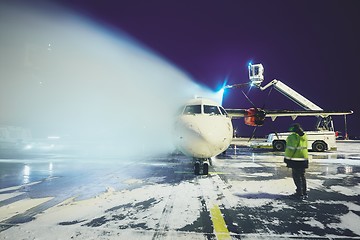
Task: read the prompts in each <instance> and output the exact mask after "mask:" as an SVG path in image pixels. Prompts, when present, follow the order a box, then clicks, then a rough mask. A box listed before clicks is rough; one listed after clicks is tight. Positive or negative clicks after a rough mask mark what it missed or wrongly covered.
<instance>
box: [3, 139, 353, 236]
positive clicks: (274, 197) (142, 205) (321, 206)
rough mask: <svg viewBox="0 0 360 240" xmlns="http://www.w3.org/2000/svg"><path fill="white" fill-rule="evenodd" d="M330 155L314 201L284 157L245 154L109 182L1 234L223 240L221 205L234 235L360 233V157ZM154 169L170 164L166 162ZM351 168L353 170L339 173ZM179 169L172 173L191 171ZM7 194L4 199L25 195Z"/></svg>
mask: <svg viewBox="0 0 360 240" xmlns="http://www.w3.org/2000/svg"><path fill="white" fill-rule="evenodd" d="M352 146H354V145H352ZM342 147H343V146H342ZM341 151H343V149H342V150H341ZM331 154H332V153H331ZM346 154H347V153H346V151H345V155H346ZM351 154H354V153H353V152H351ZM315 155H316V154H315ZM324 155H325V158H318V159H317V158H313V159H312V162H311V167H310V168H309V169H308V171H307V178H308V189H309V196H310V197H309V201H306V202H297V201H293V200H289V199H288V198H286V196H287V195H289V194H292V193H293V192H294V189H295V186H294V183H293V180H292V178H291V171H290V170H288V169H287V168H286V167H284V164H283V162H282V157H281V156H272V157H271V156H270V157H269V156H266V157H264V158H262V156H261V154H257V155H251V156H243V157H241V156H239V155H237V156H234V157H233V158H229V159H226V158H222V159H216V160H215V161H214V172H213V173H212V174H211V175H210V176H198V177H194V178H190V177H189V178H181V181H178V182H166V181H167V180H169V178H168V175H166V176H161V175H156V174H155V172H152V175H150V176H147V177H146V178H134V177H130V178H128V179H125V180H124V181H123V182H122V184H125V185H127V188H125V189H122V190H116V189H115V188H113V187H110V186H109V187H107V188H106V189H107V190H106V192H104V193H101V194H99V195H97V196H96V197H93V198H88V199H85V200H76V196H74V197H71V198H68V199H67V200H66V201H63V202H61V203H59V204H57V205H56V206H53V207H51V208H49V209H47V210H45V211H43V212H41V213H39V214H38V215H36V216H35V219H34V220H32V221H29V222H26V223H23V224H19V225H16V226H13V227H11V228H8V229H7V230H5V231H3V232H1V233H0V239H78V240H79V239H80V240H82V239H86V240H88V239H110V240H111V239H124V238H128V239H209V237H210V238H211V239H215V235H214V232H213V224H214V223H212V222H211V221H212V220H211V217H210V216H209V212H210V209H211V208H212V207H213V206H219V209H220V210H221V212H222V216H223V217H224V220H225V222H226V224H227V227H228V229H229V231H230V233H231V235H232V236H233V237H234V238H242V239H278V238H283V239H284V238H285V239H287V238H294V237H295V238H296V237H297V238H302V237H304V238H317V237H319V236H320V237H325V238H332V237H333V238H338V237H348V238H351V237H354V238H356V237H359V236H360V230H359V227H358V226H359V224H360V216H359V213H360V203H359V197H360V185H359V179H358V177H359V175H358V173H357V172H353V171H358V170H357V167H358V166H360V161H358V160H354V159H348V158H344V159H333V158H332V157H331V158H328V157H327V156H326V154H324ZM346 156H347V155H346ZM179 164H180V163H179ZM151 166H152V167H153V168H155V167H159V168H166V165H163V164H161V163H158V164H157V163H156V164H151ZM344 166H350V167H351V168H348V170H346V168H345V170H344V171H342V170H341V171H340V172H338V168H339V167H344ZM153 168H152V170H154V169H153ZM173 168H174V165H171V167H169V168H168V169H167V170H169V171H174V170H173ZM180 170H181V169H180ZM174 174H175V175H172V176H171V177H173V178H176V176H178V175H176V174H181V176H183V175H186V174H188V173H186V171H179V172H176V171H174ZM345 180H346V181H345ZM16 189H17V190H20V189H21V187H18V188H14V189H12V190H14V191H15V190H16ZM8 191H9V189H8ZM1 192H2V194H0V196H1V199H8V198H10V197H12V196H14V197H16V196H18V194H19V192H16V191H15V192H13V193H7V192H6V191H4V190H0V193H1ZM1 199H0V200H1ZM48 200H50V198H41V199H24V200H19V201H17V202H14V203H11V204H9V205H5V206H2V207H0V211H1V214H0V216H1V218H3V219H5V218H8V217H10V216H13V215H14V214H17V213H19V212H24V211H25V210H26V209H29V208H31V207H33V206H37V205H39V204H40V203H42V202H45V201H48Z"/></svg>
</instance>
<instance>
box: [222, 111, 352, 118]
mask: <svg viewBox="0 0 360 240" xmlns="http://www.w3.org/2000/svg"><path fill="white" fill-rule="evenodd" d="M225 110H226V111H227V113H228V115H229V116H230V117H231V118H233V119H238V118H243V117H247V116H249V115H248V109H225ZM262 110H263V109H262ZM263 111H264V112H265V117H271V118H272V120H273V121H274V120H275V119H276V118H277V117H291V118H292V119H293V120H295V119H296V118H297V117H299V116H315V117H323V118H325V117H328V116H336V115H348V114H352V113H353V111H351V110H349V111H325V110H322V111H317V110H316V111H313V110H263Z"/></svg>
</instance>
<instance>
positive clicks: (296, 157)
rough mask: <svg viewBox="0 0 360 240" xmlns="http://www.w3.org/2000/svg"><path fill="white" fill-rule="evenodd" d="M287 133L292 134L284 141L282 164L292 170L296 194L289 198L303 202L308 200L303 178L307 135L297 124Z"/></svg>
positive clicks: (305, 163) (307, 161) (307, 160)
mask: <svg viewBox="0 0 360 240" xmlns="http://www.w3.org/2000/svg"><path fill="white" fill-rule="evenodd" d="M289 131H291V132H292V133H291V134H290V135H289V136H288V137H287V139H286V149H285V157H284V162H285V163H286V166H287V167H288V168H291V169H292V177H293V180H294V183H295V185H296V192H295V194H293V195H291V197H292V198H296V199H300V200H304V199H307V198H308V195H307V189H306V188H307V185H306V178H305V169H306V168H308V167H309V157H308V148H307V145H308V140H307V135H306V133H305V132H304V130H303V129H302V128H301V126H300V124H298V123H295V124H293V125H291V126H290V128H289Z"/></svg>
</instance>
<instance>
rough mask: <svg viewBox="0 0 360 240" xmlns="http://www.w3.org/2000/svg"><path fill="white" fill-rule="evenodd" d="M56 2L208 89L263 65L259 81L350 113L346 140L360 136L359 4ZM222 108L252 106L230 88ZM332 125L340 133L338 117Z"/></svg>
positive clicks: (280, 102)
mask: <svg viewBox="0 0 360 240" xmlns="http://www.w3.org/2000/svg"><path fill="white" fill-rule="evenodd" d="M60 2H61V3H62V4H64V5H65V6H67V7H70V8H72V9H74V10H75V11H79V12H80V13H82V14H85V15H86V16H88V17H90V18H93V19H95V20H97V21H100V22H101V23H104V24H106V25H109V26H111V27H113V28H115V29H119V30H122V31H125V32H127V33H128V34H130V35H131V36H133V37H134V38H136V39H137V40H139V41H140V42H142V43H143V44H145V45H146V46H148V47H149V48H151V49H153V50H154V51H155V52H157V53H159V54H160V55H161V56H163V57H164V58H165V59H168V60H169V61H171V62H173V63H174V64H175V65H176V66H178V67H179V68H180V69H182V70H184V71H186V72H187V73H189V74H190V75H191V76H192V77H193V78H194V79H196V80H197V81H198V82H200V83H203V84H204V85H206V86H208V87H210V88H212V89H216V88H219V86H220V85H221V84H222V81H223V80H224V79H225V78H226V77H228V83H229V84H233V83H240V82H245V81H246V80H247V63H248V62H249V61H252V62H254V63H257V62H261V63H262V64H263V65H264V67H265V83H267V82H268V81H271V80H272V79H274V78H276V79H279V80H282V81H283V82H284V83H286V84H288V85H289V86H291V87H292V88H293V89H295V90H296V91H298V92H300V93H301V94H303V95H304V96H305V97H307V98H309V100H311V101H313V102H314V103H316V104H317V105H319V106H320V107H322V108H323V109H327V110H349V109H351V110H353V111H354V112H355V114H353V115H350V116H348V128H349V129H348V130H349V134H350V135H354V136H355V135H356V136H360V127H359V126H358V124H359V123H360V113H359V111H360V109H359V100H360V98H359V87H358V86H359V84H358V81H359V76H358V75H357V73H358V69H359V65H360V61H359V56H360V46H359V43H360V33H359V29H360V14H359V10H360V9H359V7H360V2H359V1H348V0H346V1H328V0H327V1H235V0H226V1H204V0H198V1H189V0H182V1H168V0H166V1H165V0H162V1H159V0H156V1H133V0H131V1H95V0H92V1H89V0H86V1H79V0H77V1H60ZM266 96H267V93H264V92H262V93H260V92H259V91H254V92H251V93H249V97H250V98H252V101H253V102H254V103H255V104H258V105H260V106H262V105H264V102H266V105H265V106H266V107H267V108H272V109H280V108H287V109H292V108H298V107H297V106H296V105H295V104H293V103H292V102H291V101H290V100H288V99H286V98H285V97H283V96H282V95H280V94H278V93H276V92H275V91H274V92H272V93H271V95H270V96H269V97H266ZM224 106H225V107H240V108H242V107H250V104H249V103H248V102H246V100H245V98H244V97H243V96H242V94H241V92H240V91H236V90H232V91H231V92H228V93H227V95H226V97H225V99H224ZM277 121H278V120H277ZM299 121H300V122H301V121H303V120H299ZM312 122H315V120H313V121H312ZM335 124H336V125H335V128H336V129H338V130H341V131H343V130H342V129H344V123H343V118H342V117H335Z"/></svg>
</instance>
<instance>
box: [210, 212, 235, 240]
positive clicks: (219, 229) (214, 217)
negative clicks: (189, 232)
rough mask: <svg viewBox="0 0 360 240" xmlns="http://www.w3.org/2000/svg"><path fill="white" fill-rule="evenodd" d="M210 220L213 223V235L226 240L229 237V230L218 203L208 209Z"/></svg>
mask: <svg viewBox="0 0 360 240" xmlns="http://www.w3.org/2000/svg"><path fill="white" fill-rule="evenodd" d="M210 216H211V221H212V222H213V225H214V230H215V235H216V238H217V239H218V240H227V239H231V236H230V232H229V230H228V229H227V226H226V223H225V220H224V218H223V216H222V214H221V211H220V208H219V206H218V205H214V206H213V207H212V208H211V209H210Z"/></svg>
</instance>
